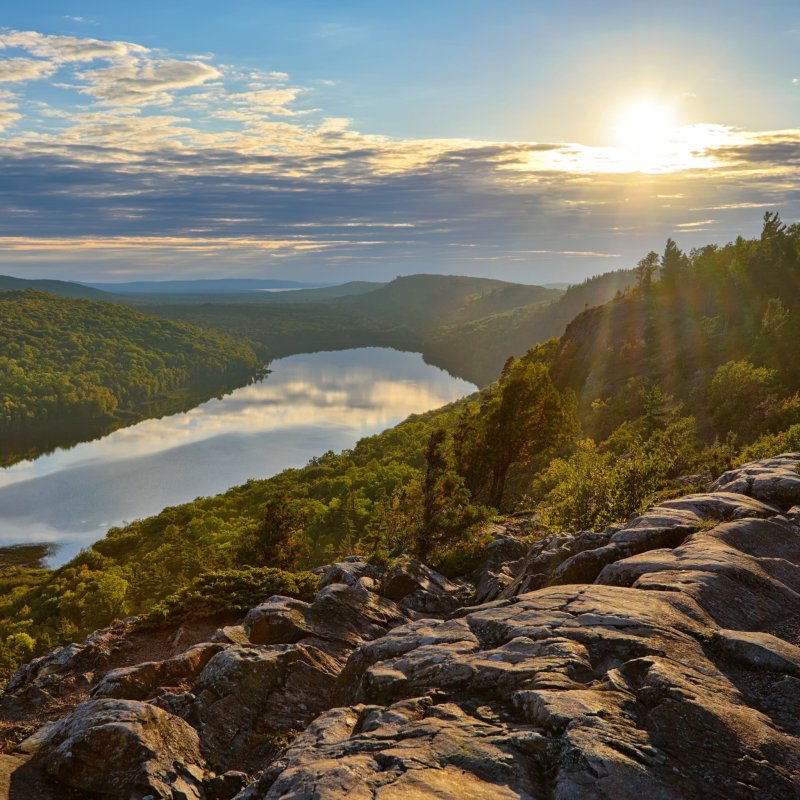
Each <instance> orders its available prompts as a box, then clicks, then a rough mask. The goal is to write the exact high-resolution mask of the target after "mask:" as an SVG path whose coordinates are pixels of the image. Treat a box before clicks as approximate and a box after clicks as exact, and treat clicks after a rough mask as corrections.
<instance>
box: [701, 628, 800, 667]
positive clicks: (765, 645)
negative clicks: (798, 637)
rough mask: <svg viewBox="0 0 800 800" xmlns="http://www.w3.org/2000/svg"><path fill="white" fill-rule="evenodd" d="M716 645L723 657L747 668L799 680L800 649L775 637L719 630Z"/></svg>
mask: <svg viewBox="0 0 800 800" xmlns="http://www.w3.org/2000/svg"><path fill="white" fill-rule="evenodd" d="M714 644H715V645H716V646H717V647H718V648H719V649H720V650H721V651H722V653H723V655H725V656H727V657H728V658H730V659H731V660H732V661H736V662H738V663H740V664H743V665H744V666H747V667H753V668H754V669H756V670H758V669H765V670H769V671H771V672H780V673H784V674H786V675H794V676H795V677H800V647H795V646H794V645H791V644H789V643H787V642H784V641H783V640H782V639H779V638H778V637H777V636H772V634H769V633H756V632H753V631H728V630H718V631H717V632H716V634H715V636H714Z"/></svg>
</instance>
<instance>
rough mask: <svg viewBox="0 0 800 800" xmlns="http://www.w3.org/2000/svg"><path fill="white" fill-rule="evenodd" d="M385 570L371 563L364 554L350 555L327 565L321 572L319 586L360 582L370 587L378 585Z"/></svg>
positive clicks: (351, 584) (322, 587)
mask: <svg viewBox="0 0 800 800" xmlns="http://www.w3.org/2000/svg"><path fill="white" fill-rule="evenodd" d="M383 573H384V570H383V569H382V568H381V567H379V566H377V565H375V564H370V563H369V562H368V561H367V560H366V559H365V558H364V557H363V556H348V557H347V558H344V559H342V560H341V561H338V562H337V563H335V564H330V565H329V566H327V567H325V568H324V569H323V570H322V573H321V574H320V579H319V588H320V589H324V588H325V587H326V586H330V585H331V584H333V583H344V584H346V585H347V586H354V585H355V584H356V583H358V582H362V585H364V586H365V588H368V589H374V588H375V587H377V585H378V582H379V581H380V579H381V578H382V577H383Z"/></svg>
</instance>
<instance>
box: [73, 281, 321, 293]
mask: <svg viewBox="0 0 800 800" xmlns="http://www.w3.org/2000/svg"><path fill="white" fill-rule="evenodd" d="M85 285H86V286H91V287H92V288H94V289H100V290H102V291H104V292H111V293H113V294H246V293H249V292H263V291H269V290H270V289H272V290H275V289H278V290H280V289H316V288H319V287H321V286H323V285H325V284H319V283H301V282H299V281H284V280H268V279H261V278H209V279H202V280H176V281H131V282H128V283H86V284H85Z"/></svg>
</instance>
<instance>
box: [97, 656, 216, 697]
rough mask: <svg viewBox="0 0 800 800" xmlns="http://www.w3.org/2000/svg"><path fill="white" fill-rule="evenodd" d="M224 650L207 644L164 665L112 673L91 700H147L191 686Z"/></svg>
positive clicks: (156, 663)
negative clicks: (107, 698) (208, 664)
mask: <svg viewBox="0 0 800 800" xmlns="http://www.w3.org/2000/svg"><path fill="white" fill-rule="evenodd" d="M224 647H225V645H222V644H217V643H214V642H206V643H205V644H198V645H195V646H194V647H190V648H189V649H188V650H187V651H186V652H185V653H181V654H180V655H178V656H174V657H173V658H168V659H166V660H165V661H146V662H144V663H143V664H137V665H136V666H133V667H121V668H120V669H115V670H111V672H108V673H107V674H106V675H105V677H104V678H103V679H102V680H101V681H100V683H98V684H97V686H95V688H94V690H93V692H92V696H94V697H118V698H122V699H128V700H146V699H148V698H151V697H154V696H155V695H156V694H160V693H162V692H163V691H164V690H166V689H168V688H169V689H174V688H176V687H179V686H181V685H185V684H189V683H191V682H192V681H193V680H194V678H196V677H197V675H199V674H200V672H201V670H202V669H203V667H205V665H206V664H207V663H208V662H209V661H210V660H211V658H212V657H213V656H215V655H216V654H217V653H219V652H220V651H221V650H222V649H224Z"/></svg>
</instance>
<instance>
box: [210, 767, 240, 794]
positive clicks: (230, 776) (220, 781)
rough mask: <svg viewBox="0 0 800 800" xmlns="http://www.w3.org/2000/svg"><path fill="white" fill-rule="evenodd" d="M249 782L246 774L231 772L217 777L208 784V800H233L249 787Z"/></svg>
mask: <svg viewBox="0 0 800 800" xmlns="http://www.w3.org/2000/svg"><path fill="white" fill-rule="evenodd" d="M247 782H248V778H247V773H246V772H237V771H235V770H230V771H229V772H225V773H223V774H222V775H217V776H216V777H215V778H212V779H211V780H210V781H208V782H207V783H206V786H205V789H206V800H231V798H232V797H234V796H235V795H237V794H238V793H239V792H240V791H242V789H244V787H245V786H247Z"/></svg>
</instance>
